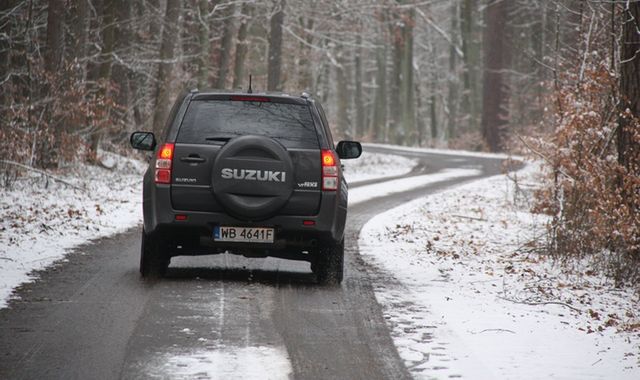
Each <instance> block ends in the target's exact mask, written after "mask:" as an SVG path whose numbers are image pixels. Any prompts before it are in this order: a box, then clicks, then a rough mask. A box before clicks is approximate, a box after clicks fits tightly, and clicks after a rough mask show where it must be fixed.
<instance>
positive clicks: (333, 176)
mask: <svg viewBox="0 0 640 380" xmlns="http://www.w3.org/2000/svg"><path fill="white" fill-rule="evenodd" d="M338 164H339V162H338V159H337V158H336V156H335V154H334V153H333V151H332V150H329V149H325V150H322V190H331V191H334V190H337V189H338Z"/></svg>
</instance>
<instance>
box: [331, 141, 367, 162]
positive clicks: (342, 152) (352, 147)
mask: <svg viewBox="0 0 640 380" xmlns="http://www.w3.org/2000/svg"><path fill="white" fill-rule="evenodd" d="M336 152H337V153H338V157H340V158H341V159H349V158H358V157H360V155H361V154H362V145H360V143H359V142H357V141H340V142H339V143H338V146H337V147H336Z"/></svg>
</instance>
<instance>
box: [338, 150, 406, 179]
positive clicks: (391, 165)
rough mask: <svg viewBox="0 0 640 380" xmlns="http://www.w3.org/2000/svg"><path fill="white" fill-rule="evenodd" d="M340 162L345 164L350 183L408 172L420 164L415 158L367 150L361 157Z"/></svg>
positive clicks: (345, 172) (345, 173) (345, 171)
mask: <svg viewBox="0 0 640 380" xmlns="http://www.w3.org/2000/svg"><path fill="white" fill-rule="evenodd" d="M340 162H341V163H342V165H344V176H345V178H346V179H347V181H348V182H349V184H350V185H354V184H357V183H358V182H362V181H367V180H370V179H379V178H387V177H395V176H400V175H403V174H407V173H409V172H410V171H411V170H413V168H414V167H415V166H416V165H417V164H418V161H417V160H415V159H411V158H405V157H402V156H396V155H393V154H380V153H370V152H366V151H365V152H362V155H361V156H360V157H359V158H356V159H352V160H342V161H340Z"/></svg>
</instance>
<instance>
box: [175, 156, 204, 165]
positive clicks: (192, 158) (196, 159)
mask: <svg viewBox="0 0 640 380" xmlns="http://www.w3.org/2000/svg"><path fill="white" fill-rule="evenodd" d="M180 161H182V162H188V163H190V164H197V163H202V162H204V161H205V159H204V158H202V157H200V156H187V157H180Z"/></svg>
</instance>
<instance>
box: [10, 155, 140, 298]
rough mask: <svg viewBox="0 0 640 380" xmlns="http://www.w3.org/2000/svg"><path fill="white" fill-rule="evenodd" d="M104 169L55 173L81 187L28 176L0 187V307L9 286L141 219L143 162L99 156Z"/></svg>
mask: <svg viewBox="0 0 640 380" xmlns="http://www.w3.org/2000/svg"><path fill="white" fill-rule="evenodd" d="M102 161H103V163H105V166H107V167H110V168H111V169H106V168H102V167H98V166H89V165H76V166H73V167H70V168H66V169H63V170H62V173H56V175H57V176H58V177H60V178H61V179H63V180H65V181H67V182H69V183H70V184H72V185H74V186H76V187H79V188H81V189H84V190H77V189H74V188H72V187H71V186H68V185H65V184H63V183H61V182H56V181H54V180H53V179H49V180H47V179H46V178H43V177H42V176H40V175H38V174H35V173H32V175H29V176H26V177H23V178H19V179H18V180H17V182H16V183H14V184H13V186H12V188H11V189H8V190H7V189H0V192H2V197H0V216H1V220H0V308H2V307H6V305H7V302H8V300H9V298H10V296H11V292H12V291H13V289H14V288H15V287H17V286H19V285H20V284H22V283H23V282H27V281H32V280H34V279H35V278H36V276H37V274H36V273H33V271H37V270H40V269H44V268H46V267H48V266H49V265H51V264H52V263H54V262H55V261H57V260H60V259H61V258H63V257H64V255H65V253H66V252H67V251H68V250H69V249H71V248H73V247H75V246H78V245H81V244H83V243H86V242H87V241H89V240H92V239H96V238H100V237H104V236H108V235H112V234H115V233H119V232H123V231H125V230H127V229H129V228H131V227H133V226H136V225H138V224H140V223H141V221H142V212H141V210H142V206H141V201H142V173H143V172H144V168H145V167H146V163H142V162H140V161H136V160H131V159H127V158H124V157H121V156H116V155H113V154H110V153H103V154H102Z"/></svg>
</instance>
